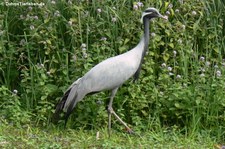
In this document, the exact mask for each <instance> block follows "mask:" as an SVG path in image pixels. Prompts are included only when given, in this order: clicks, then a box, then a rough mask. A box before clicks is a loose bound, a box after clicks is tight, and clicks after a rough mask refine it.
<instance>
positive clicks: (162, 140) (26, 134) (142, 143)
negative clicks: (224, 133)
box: [0, 124, 220, 149]
mask: <svg viewBox="0 0 225 149" xmlns="http://www.w3.org/2000/svg"><path fill="white" fill-rule="evenodd" d="M0 134H1V135H0V147H1V148H23V149H25V148H33V149H35V148H54V149H56V148H118V149H119V148H131V149H136V148H139V149H143V148H156V149H157V148H159V149H161V148H167V149H187V148H188V149H196V148H198V149H207V148H209V149H210V148H219V147H220V145H219V144H218V142H216V140H215V139H213V138H211V137H210V135H209V133H208V132H203V133H202V134H195V135H185V134H182V133H180V132H179V131H178V130H176V129H175V130H167V129H164V130H163V129H162V130H161V131H145V132H141V133H140V136H136V135H130V134H126V133H124V132H119V131H115V130H113V131H112V136H111V138H108V134H107V130H106V129H99V130H74V129H66V130H63V129H60V130H57V129H55V128H54V129H52V128H44V129H43V128H38V127H33V126H30V125H24V126H23V127H22V128H18V127H15V126H12V125H5V124H4V125H1V127H0ZM97 134H99V137H97Z"/></svg>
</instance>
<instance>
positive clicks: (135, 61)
mask: <svg viewBox="0 0 225 149" xmlns="http://www.w3.org/2000/svg"><path fill="white" fill-rule="evenodd" d="M158 17H159V18H164V19H167V18H166V17H164V16H162V15H161V14H160V13H159V11H158V10H157V9H155V8H147V9H146V10H145V11H144V12H143V13H142V17H141V22H142V23H143V25H144V35H143V36H142V38H141V39H140V41H139V43H138V45H137V46H136V47H134V48H133V49H131V50H130V51H127V52H126V53H123V54H121V55H118V56H114V57H111V58H108V59H106V60H104V61H102V62H101V63H99V64H97V65H96V66H95V67H93V68H92V69H91V70H89V71H88V72H87V73H86V74H85V75H84V76H83V77H81V78H79V79H78V80H76V81H75V82H74V83H73V84H72V85H71V86H70V87H69V88H68V89H67V91H66V92H65V94H64V96H63V97H62V99H61V100H60V101H59V103H58V104H57V106H56V110H55V113H54V116H53V119H54V120H55V121H58V120H59V119H61V117H60V115H61V113H64V116H63V119H65V125H66V123H67V120H68V118H69V116H70V114H71V112H72V111H73V109H74V107H75V106H76V104H77V103H78V102H79V101H81V100H82V99H83V98H84V97H85V96H86V95H88V94H90V93H97V92H101V91H104V90H110V91H111V96H110V101H109V104H108V108H107V111H108V133H109V136H110V134H111V132H110V131H111V115H112V114H113V115H114V116H115V117H116V118H117V119H118V120H119V121H120V122H121V123H122V124H123V125H124V126H125V127H126V129H127V131H128V132H129V133H132V132H133V131H132V130H131V129H130V128H129V127H128V126H127V124H126V123H125V122H124V121H122V119H121V118H120V117H119V116H118V115H117V114H116V113H115V111H114V110H113V108H112V103H113V98H114V97H115V94H116V92H117V90H118V88H119V87H120V86H121V85H122V84H123V83H124V82H125V81H127V80H128V79H129V78H131V77H132V76H134V80H137V79H138V77H139V74H140V70H141V64H142V63H143V59H144V56H145V54H146V51H147V49H148V44H149V23H150V19H152V18H158Z"/></svg>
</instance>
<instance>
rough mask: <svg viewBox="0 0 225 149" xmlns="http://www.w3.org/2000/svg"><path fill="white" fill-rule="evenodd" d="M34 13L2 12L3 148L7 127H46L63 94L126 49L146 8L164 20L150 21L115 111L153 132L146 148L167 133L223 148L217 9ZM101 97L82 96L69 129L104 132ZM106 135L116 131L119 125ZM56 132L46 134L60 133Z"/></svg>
mask: <svg viewBox="0 0 225 149" xmlns="http://www.w3.org/2000/svg"><path fill="white" fill-rule="evenodd" d="M34 2H35V1H34ZM12 3H13V2H12ZM14 3H16V2H14ZM36 3H39V2H36ZM39 4H40V3H39ZM42 4H44V5H40V6H29V5H26V6H13V5H9V3H6V2H3V3H1V5H0V12H1V15H0V18H1V19H0V72H1V73H0V84H1V86H0V103H1V104H0V108H1V111H0V120H1V123H3V124H7V125H9V124H10V125H12V126H4V127H6V130H5V131H4V130H3V128H1V131H3V133H6V135H3V136H2V137H1V136H0V139H1V140H4V139H5V137H10V135H7V133H10V132H7V131H8V129H7V127H9V128H11V127H13V126H17V127H18V126H24V125H28V124H29V125H31V126H43V127H49V126H51V125H50V122H51V115H52V113H53V112H54V105H55V104H56V103H57V101H58V100H59V99H60V98H61V96H62V94H63V92H64V91H65V90H66V88H67V87H68V86H69V85H70V84H71V83H72V82H73V81H75V80H76V79H78V78H79V77H81V76H82V75H83V74H85V73H86V72H87V71H88V70H89V69H90V68H92V67H93V66H94V65H95V64H97V63H99V62H101V61H102V60H104V59H106V58H108V57H112V56H115V55H118V54H121V53H123V52H125V51H127V50H129V49H131V48H132V47H134V46H135V45H136V44H137V43H138V41H139V39H140V36H141V34H142V32H143V31H142V30H143V27H142V25H141V24H140V15H141V12H142V10H144V9H145V8H147V7H149V6H154V7H156V8H158V9H159V10H160V12H161V13H162V14H165V15H167V16H168V21H164V20H160V19H156V20H153V21H151V26H150V29H151V38H150V46H149V51H148V54H147V55H146V57H145V62H144V65H143V67H142V71H141V77H140V79H139V81H138V83H135V84H134V83H133V82H132V81H128V82H126V83H125V84H124V85H123V87H121V88H120V89H119V92H118V93H117V95H116V98H115V100H114V104H113V106H114V109H115V110H116V111H117V113H119V115H120V116H121V117H122V118H123V119H124V120H126V121H127V122H128V123H129V124H130V125H132V126H133V127H134V128H135V129H136V131H137V132H140V133H141V132H142V131H146V130H147V131H153V132H155V131H156V132H157V133H156V134H152V133H151V132H150V133H149V134H147V133H146V135H144V137H143V138H144V140H145V141H147V140H148V139H149V135H158V134H160V133H158V132H161V131H162V129H167V128H173V127H175V128H177V129H176V130H177V131H179V132H180V133H181V134H182V135H188V136H192V135H193V134H195V133H196V134H201V135H204V132H205V131H206V132H207V135H208V136H209V138H207V137H203V138H202V139H206V140H205V141H203V144H204V143H206V146H207V147H209V148H210V146H211V145H212V144H211V143H212V142H214V143H216V142H218V143H225V88H224V86H225V77H224V74H225V28H224V24H225V19H224V18H225V3H224V1H223V0H202V1H199V0H185V1H183V0H179V1H174V0H170V1H163V0H159V1H154V0H146V1H144V2H143V3H142V2H137V1H132V0H130V1H129V0H117V1H107V0H106V1H98V0H96V1H84V0H83V1H82V0H81V1H70V0H69V1H65V0H62V1H60V2H56V1H45V2H43V3H42ZM107 96H108V94H107V92H105V93H99V94H96V95H93V96H88V97H86V98H85V100H84V101H82V102H81V103H79V104H78V105H77V108H76V109H75V110H74V114H73V115H72V116H71V118H70V121H69V123H68V127H69V128H73V129H74V130H77V129H85V130H90V129H92V131H94V130H97V129H99V128H101V129H102V127H104V126H105V127H106V126H107V120H106V119H107V113H106V112H105V105H106V104H107V101H108V100H107V99H108V98H107ZM115 123H116V121H114V124H115ZM27 127H30V126H27ZM60 128H61V127H60ZM31 129H32V131H36V129H35V128H31ZM33 129H34V130H33ZM61 129H62V128H61ZM113 129H118V130H121V128H120V126H117V125H113ZM27 130H29V129H28V128H27ZM208 130H210V131H208ZM9 131H10V130H9ZM18 131H22V132H21V133H22V134H23V133H24V132H23V130H18ZM37 131H39V130H37ZM55 131H56V132H52V133H53V134H52V135H54V133H56V134H57V133H61V132H57V130H55ZM15 133H19V132H16V131H15ZM76 133H81V134H83V137H87V136H88V133H85V132H80V131H78V132H76ZM91 134H92V135H93V134H94V133H93V132H91ZM38 135H39V134H38ZM42 135H44V134H40V136H39V137H42ZM162 135H163V134H162ZM176 135H178V134H176ZM69 136H70V135H69ZM73 136H77V135H76V134H71V137H73ZM195 136H196V137H197V135H195ZM121 137H124V136H121ZM167 137H168V136H166V138H167ZM175 137H179V136H175ZM119 138H120V136H119ZM119 138H118V140H117V141H119ZM128 138H129V137H128ZM150 138H151V139H153V138H152V137H150ZM166 138H164V136H162V137H161V138H160V139H161V140H164V139H165V140H167V139H166ZM168 138H169V137H168ZM20 139H22V140H24V138H20ZM26 139H28V138H26V137H25V140H26ZM113 139H114V138H113ZM115 139H116V138H115ZM194 139H196V138H194ZM208 139H209V142H207V140H208ZM53 140H54V139H51V138H50V139H49V141H53ZM81 140H82V138H81ZM91 140H92V142H93V138H91ZM153 140H154V139H153ZM156 140H157V139H156ZM67 141H73V139H69V140H67ZM132 141H134V142H135V139H134V138H131V139H130V142H132ZM148 141H149V140H148ZM168 141H171V140H168ZM168 141H165V142H168ZM179 141H182V139H181V140H179ZM156 142H157V141H156ZM171 142H172V143H171V144H169V145H171V146H168V147H172V144H173V143H174V142H173V141H171ZM197 142H198V141H197ZM101 143H102V142H101ZM101 143H99V144H101ZM105 143H107V142H105ZM111 143H112V142H111ZM120 143H121V142H120ZM142 143H143V142H142ZM207 143H208V144H207ZM62 144H63V143H62ZM131 144H132V143H131ZM156 144H157V143H156ZM159 144H160V143H159ZM162 144H163V143H162ZM174 144H176V141H175V143H174ZM181 144H182V143H181ZM184 144H186V143H184ZM196 144H198V143H195V144H194V145H196ZM200 144H201V143H200ZM15 145H16V144H15ZM28 146H29V145H28ZM143 146H144V145H143ZM87 147H90V146H89V145H88V146H87ZM95 147H98V145H97V146H95ZM100 147H103V146H100ZM106 147H108V146H106ZM144 147H145V146H144ZM144 147H143V148H144ZM93 148H94V147H93ZM103 148H104V147H103ZM140 148H141V147H140ZM158 148H159V146H158ZM177 148H187V146H186V145H184V146H181V147H177ZM197 148H198V147H197ZM202 148H204V147H202Z"/></svg>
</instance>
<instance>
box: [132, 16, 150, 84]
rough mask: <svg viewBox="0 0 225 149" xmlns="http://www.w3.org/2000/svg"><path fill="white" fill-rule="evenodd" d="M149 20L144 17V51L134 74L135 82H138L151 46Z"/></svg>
mask: <svg viewBox="0 0 225 149" xmlns="http://www.w3.org/2000/svg"><path fill="white" fill-rule="evenodd" d="M149 20H150V19H149V18H147V17H144V18H143V23H144V37H143V38H144V50H143V52H142V57H141V62H140V64H139V66H138V69H137V71H136V72H135V74H134V81H136V80H138V78H139V75H140V71H141V65H142V63H143V61H144V56H145V55H146V52H147V49H148V44H149Z"/></svg>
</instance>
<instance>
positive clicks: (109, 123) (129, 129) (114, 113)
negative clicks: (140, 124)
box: [107, 88, 133, 137]
mask: <svg viewBox="0 0 225 149" xmlns="http://www.w3.org/2000/svg"><path fill="white" fill-rule="evenodd" d="M117 90H118V88H116V89H114V90H112V94H111V96H110V101H109V105H108V109H107V110H108V118H109V119H108V134H109V137H110V135H111V115H112V114H113V115H114V116H115V117H116V118H117V119H118V120H119V122H120V123H122V124H123V125H124V126H125V127H126V129H127V131H128V133H133V131H132V129H131V128H130V127H128V126H127V124H126V123H125V122H124V121H123V120H122V119H121V118H120V117H119V116H118V115H117V114H116V112H115V111H114V110H113V108H112V102H113V98H114V96H115V94H116V92H117Z"/></svg>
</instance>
